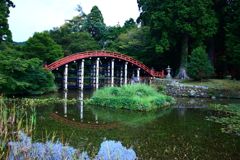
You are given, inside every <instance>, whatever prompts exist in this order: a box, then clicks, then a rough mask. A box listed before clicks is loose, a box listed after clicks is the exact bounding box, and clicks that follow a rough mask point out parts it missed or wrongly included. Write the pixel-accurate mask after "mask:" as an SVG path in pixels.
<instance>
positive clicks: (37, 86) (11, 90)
mask: <svg viewBox="0 0 240 160" xmlns="http://www.w3.org/2000/svg"><path fill="white" fill-rule="evenodd" d="M23 57H24V54H23V53H22V52H18V51H16V50H14V49H11V48H7V49H6V50H4V51H1V52H0V59H1V61H0V91H1V93H4V94H42V93H46V92H49V91H53V90H55V89H56V86H55V84H54V79H55V78H54V76H53V74H52V73H51V71H49V70H45V69H43V64H42V61H41V60H39V59H38V58H32V59H24V58H23Z"/></svg>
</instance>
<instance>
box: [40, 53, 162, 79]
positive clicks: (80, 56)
mask: <svg viewBox="0 0 240 160" xmlns="http://www.w3.org/2000/svg"><path fill="white" fill-rule="evenodd" d="M90 57H112V58H117V59H122V60H125V61H127V62H130V63H132V64H134V65H136V66H138V67H139V68H141V69H143V70H144V71H145V72H147V73H149V74H150V75H151V76H152V77H161V78H164V71H162V72H159V71H153V70H151V69H150V68H148V67H147V66H146V65H144V64H143V63H141V62H139V61H138V60H136V59H134V58H132V57H129V56H127V55H125V54H121V53H116V52H111V51H98V50H97V51H85V52H79V53H76V54H72V55H69V56H66V57H64V58H62V59H59V60H57V61H55V62H53V63H51V64H49V65H46V66H44V68H45V69H50V70H54V69H56V68H58V67H60V66H62V65H64V64H67V63H69V62H72V61H76V60H79V59H84V58H90Z"/></svg>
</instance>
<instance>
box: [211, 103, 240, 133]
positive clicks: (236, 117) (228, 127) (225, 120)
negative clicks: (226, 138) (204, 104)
mask: <svg viewBox="0 0 240 160" xmlns="http://www.w3.org/2000/svg"><path fill="white" fill-rule="evenodd" d="M210 109H213V110H216V111H221V112H224V113H226V114H225V115H224V116H220V117H215V116H210V117H206V119H207V120H209V121H214V122H217V123H221V124H223V126H224V127H223V128H221V131H222V132H224V133H236V134H237V135H239V136H240V105H239V104H229V105H219V104H215V105H212V106H211V107H210Z"/></svg>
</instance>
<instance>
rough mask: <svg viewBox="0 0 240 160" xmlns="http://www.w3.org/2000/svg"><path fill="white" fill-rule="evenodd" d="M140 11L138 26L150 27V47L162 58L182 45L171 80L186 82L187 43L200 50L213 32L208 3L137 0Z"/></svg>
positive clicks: (214, 25) (214, 20) (200, 0)
mask: <svg viewBox="0 0 240 160" xmlns="http://www.w3.org/2000/svg"><path fill="white" fill-rule="evenodd" d="M137 2H138V6H139V9H140V11H141V13H140V16H139V18H138V22H141V23H142V25H147V26H150V27H151V32H152V43H154V44H155V50H156V53H157V54H162V53H163V52H164V51H167V50H169V49H170V47H172V46H175V45H176V44H177V43H179V42H178V41H177V40H178V39H179V38H180V39H182V40H181V43H182V47H181V48H182V49H181V60H180V68H179V73H178V74H177V76H176V77H175V78H181V79H188V78H189V77H188V75H187V72H186V65H187V58H188V50H189V39H190V38H191V39H193V45H194V46H195V47H196V46H201V45H203V41H204V40H206V39H207V38H211V37H212V36H213V35H214V34H215V33H216V31H217V23H218V20H217V18H216V17H215V13H214V11H213V10H212V9H211V7H212V6H213V2H212V1H211V0H168V1H166V0H137Z"/></svg>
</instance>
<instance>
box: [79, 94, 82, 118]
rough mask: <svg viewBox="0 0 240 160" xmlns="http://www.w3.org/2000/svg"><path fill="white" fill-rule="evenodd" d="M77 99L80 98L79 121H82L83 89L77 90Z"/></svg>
mask: <svg viewBox="0 0 240 160" xmlns="http://www.w3.org/2000/svg"><path fill="white" fill-rule="evenodd" d="M79 100H80V102H79V103H80V104H79V110H80V119H81V122H83V91H82V90H81V91H80V92H79Z"/></svg>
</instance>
